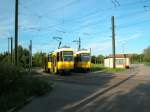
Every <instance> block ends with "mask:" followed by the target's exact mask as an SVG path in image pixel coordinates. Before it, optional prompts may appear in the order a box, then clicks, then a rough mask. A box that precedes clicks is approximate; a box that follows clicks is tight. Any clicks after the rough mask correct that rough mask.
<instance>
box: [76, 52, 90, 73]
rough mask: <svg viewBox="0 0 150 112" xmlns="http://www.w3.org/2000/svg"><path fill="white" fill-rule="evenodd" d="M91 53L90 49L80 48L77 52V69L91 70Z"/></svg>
mask: <svg viewBox="0 0 150 112" xmlns="http://www.w3.org/2000/svg"><path fill="white" fill-rule="evenodd" d="M90 68H91V53H90V51H88V50H80V51H77V52H76V53H75V69H76V70H77V71H90Z"/></svg>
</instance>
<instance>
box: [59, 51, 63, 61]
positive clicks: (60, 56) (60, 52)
mask: <svg viewBox="0 0 150 112" xmlns="http://www.w3.org/2000/svg"><path fill="white" fill-rule="evenodd" d="M62 56H63V55H62V52H60V56H59V58H60V61H62V60H63V58H62Z"/></svg>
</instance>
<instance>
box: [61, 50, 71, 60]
mask: <svg viewBox="0 0 150 112" xmlns="http://www.w3.org/2000/svg"><path fill="white" fill-rule="evenodd" d="M63 59H64V61H73V52H72V51H64V52H63Z"/></svg>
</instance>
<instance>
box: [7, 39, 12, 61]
mask: <svg viewBox="0 0 150 112" xmlns="http://www.w3.org/2000/svg"><path fill="white" fill-rule="evenodd" d="M9 40H10V41H9ZM9 42H10V49H11V51H9ZM10 53H11V57H10V60H11V64H13V38H12V37H11V38H8V56H10V55H9V54H10ZM8 58H9V57H8Z"/></svg>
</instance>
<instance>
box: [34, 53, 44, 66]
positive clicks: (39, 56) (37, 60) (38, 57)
mask: <svg viewBox="0 0 150 112" xmlns="http://www.w3.org/2000/svg"><path fill="white" fill-rule="evenodd" d="M42 58H43V57H42V54H41V53H39V52H37V53H35V54H34V55H33V66H36V67H40V66H42V64H43V62H42Z"/></svg>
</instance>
